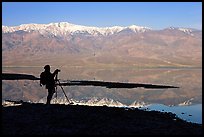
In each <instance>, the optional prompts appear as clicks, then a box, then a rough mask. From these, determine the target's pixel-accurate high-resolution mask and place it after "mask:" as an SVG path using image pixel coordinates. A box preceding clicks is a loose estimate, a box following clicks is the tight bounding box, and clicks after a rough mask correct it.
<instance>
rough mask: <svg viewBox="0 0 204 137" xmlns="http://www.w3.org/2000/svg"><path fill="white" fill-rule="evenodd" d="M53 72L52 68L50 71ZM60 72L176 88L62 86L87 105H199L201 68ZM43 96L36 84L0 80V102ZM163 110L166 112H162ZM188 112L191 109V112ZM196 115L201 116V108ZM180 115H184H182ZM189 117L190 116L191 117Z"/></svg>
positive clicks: (23, 70)
mask: <svg viewBox="0 0 204 137" xmlns="http://www.w3.org/2000/svg"><path fill="white" fill-rule="evenodd" d="M56 68H57V67H56ZM2 69H3V70H2V72H3V73H27V74H31V75H34V76H36V77H39V74H40V72H42V71H43V68H41V67H39V68H38V67H35V68H29V67H28V68H26V67H25V68H2ZM54 69H55V68H54V67H53V68H52V70H51V71H53V70H54ZM60 69H61V70H62V71H61V72H60V73H59V78H60V79H61V80H100V81H111V82H127V83H146V84H155V85H172V86H176V87H180V88H173V89H144V88H133V89H124V88H122V89H107V88H104V87H93V86H88V87H87V86H86V87H84V86H66V87H64V90H65V92H66V94H67V96H68V97H69V99H72V100H75V101H76V102H79V103H80V102H81V103H82V102H83V103H86V102H88V103H89V104H91V103H94V102H95V103H97V102H99V101H101V103H102V102H103V103H102V104H103V105H110V106H111V103H112V104H114V105H115V106H117V104H120V105H118V106H131V107H134V105H135V107H139V106H142V105H143V106H145V105H149V104H161V105H162V104H163V105H165V106H180V107H179V108H181V106H188V108H191V107H190V106H193V105H196V104H202V69H167V68H166V69H132V68H124V69H123V68H121V69H118V68H116V69H115V68H113V69H93V68H72V67H70V68H65V67H64V68H60ZM46 96H47V91H46V89H45V88H42V87H40V86H39V81H32V80H31V81H29V80H28V81H26V80H21V81H17V80H16V81H9V80H8V81H2V100H5V99H10V100H24V101H32V102H39V101H42V100H44V99H46ZM60 98H61V99H63V98H64V95H63V92H62V91H61V90H60V88H58V99H60ZM94 99H95V101H94ZM104 102H106V104H105V103H104ZM114 105H113V106H114ZM160 108H162V107H160ZM164 111H166V110H165V109H164ZM192 111H194V110H193V109H192ZM181 113H185V112H181ZM192 113H193V112H192ZM199 114H202V110H201V108H200V110H199ZM182 115H183V116H184V114H182ZM189 115H190V114H189ZM191 117H194V116H193V115H192V116H191ZM200 119H201V118H200Z"/></svg>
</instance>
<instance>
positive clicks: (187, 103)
mask: <svg viewBox="0 0 204 137" xmlns="http://www.w3.org/2000/svg"><path fill="white" fill-rule="evenodd" d="M192 100H194V98H191V99H189V100H187V101H184V102H183V103H180V104H179V106H188V105H191V104H192Z"/></svg>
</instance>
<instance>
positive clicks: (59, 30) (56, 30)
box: [2, 22, 149, 36]
mask: <svg viewBox="0 0 204 137" xmlns="http://www.w3.org/2000/svg"><path fill="white" fill-rule="evenodd" d="M126 28H129V29H131V30H133V31H134V32H136V33H137V32H145V31H146V30H149V28H147V27H139V26H136V25H132V26H129V27H120V26H113V27H91V26H82V25H75V24H71V23H68V22H59V23H49V24H34V23H31V24H22V25H19V26H13V27H8V26H2V32H3V33H8V32H15V31H19V30H23V31H28V32H30V31H39V32H40V33H41V34H44V33H48V32H49V33H51V34H54V35H66V34H76V33H88V34H90V35H94V36H96V35H105V36H107V35H112V34H114V33H117V32H120V31H122V30H123V29H126Z"/></svg>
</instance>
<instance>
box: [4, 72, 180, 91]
mask: <svg viewBox="0 0 204 137" xmlns="http://www.w3.org/2000/svg"><path fill="white" fill-rule="evenodd" d="M2 80H40V78H37V77H35V76H33V75H28V74H12V73H2ZM57 85H59V84H57ZM60 86H101V87H106V88H139V87H143V88H151V89H163V88H179V87H175V86H166V85H153V84H139V83H120V82H106V81H89V80H71V81H67V82H62V83H60Z"/></svg>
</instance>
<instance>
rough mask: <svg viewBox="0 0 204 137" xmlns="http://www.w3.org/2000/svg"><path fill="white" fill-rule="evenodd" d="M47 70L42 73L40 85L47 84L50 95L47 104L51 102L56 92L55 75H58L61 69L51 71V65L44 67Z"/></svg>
mask: <svg viewBox="0 0 204 137" xmlns="http://www.w3.org/2000/svg"><path fill="white" fill-rule="evenodd" d="M44 69H45V71H43V72H42V73H41V74H40V86H43V85H45V87H46V89H48V96H47V102H46V104H50V101H51V99H52V96H53V94H54V93H55V76H57V74H58V72H60V70H59V69H56V70H55V71H54V73H51V72H50V65H46V66H45V67H44Z"/></svg>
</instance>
